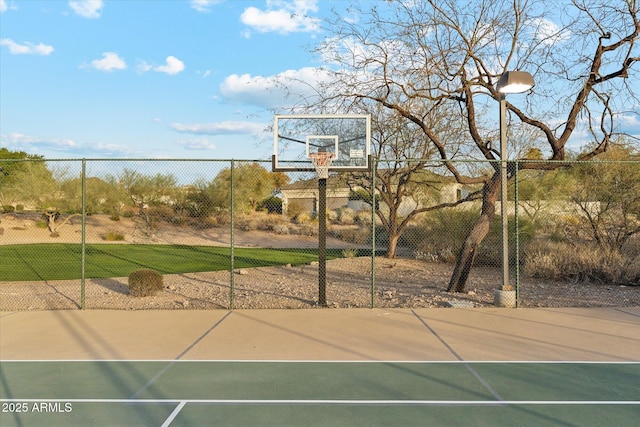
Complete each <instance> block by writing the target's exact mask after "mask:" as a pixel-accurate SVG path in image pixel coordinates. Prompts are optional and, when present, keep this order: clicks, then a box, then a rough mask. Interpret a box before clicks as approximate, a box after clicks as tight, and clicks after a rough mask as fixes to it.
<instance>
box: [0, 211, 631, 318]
mask: <svg viewBox="0 0 640 427" xmlns="http://www.w3.org/2000/svg"><path fill="white" fill-rule="evenodd" d="M1 221H2V222H1V223H0V227H1V228H2V233H0V245H7V244H27V243H40V242H69V243H79V242H80V241H81V235H82V234H81V233H82V229H81V224H80V221H79V220H76V221H73V220H72V222H71V223H70V224H66V225H65V226H63V227H62V228H61V229H60V236H59V237H56V238H52V237H50V236H49V232H48V230H47V229H46V228H45V229H43V228H39V227H38V226H37V224H36V221H37V217H33V216H32V217H29V216H23V215H11V214H9V215H6V214H5V215H4V216H3V217H2V218H1ZM107 232H114V233H120V234H122V235H123V236H124V239H125V240H124V241H122V242H119V243H122V244H127V243H158V244H188V245H228V244H229V241H230V234H231V233H230V231H229V229H228V227H227V228H209V229H205V230H194V229H193V228H191V227H175V226H170V225H167V224H163V225H162V226H160V227H159V228H158V229H156V230H154V231H153V233H147V232H146V231H145V230H144V229H143V228H141V227H140V226H139V224H138V223H137V222H136V221H134V220H132V219H127V218H122V219H121V220H120V221H111V220H109V218H108V217H106V216H102V215H94V216H90V217H88V218H87V221H86V235H85V236H86V237H85V239H86V242H87V243H105V240H104V236H105V234H106V233H107ZM265 242H268V243H267V244H265ZM109 243H118V242H109ZM234 243H235V245H236V246H241V247H282V248H285V247H287V248H314V247H317V244H318V243H317V237H313V236H300V235H276V234H273V233H269V232H264V231H242V230H235V231H234ZM327 247H331V248H351V247H353V245H351V244H348V243H345V242H342V241H339V240H337V239H333V238H329V239H328V241H327ZM0 263H1V260H0ZM373 266H374V267H375V268H374V273H375V274H374V277H373V282H374V288H373V289H372V287H371V283H372V273H371V271H372V260H371V258H370V257H355V258H342V259H336V260H330V261H328V262H327V279H326V283H327V290H326V295H327V305H328V306H329V307H336V308H338V307H339V308H346V307H371V305H372V302H373V304H374V305H375V306H376V307H416V308H418V307H447V306H474V307H487V306H493V302H494V290H495V289H497V287H498V285H499V284H500V283H501V273H500V269H498V268H489V267H475V268H474V269H473V270H472V274H471V276H470V277H469V280H468V282H467V292H465V293H449V292H446V288H447V285H448V281H449V277H450V276H451V271H452V269H453V266H452V265H448V264H437V263H429V262H425V261H422V260H415V259H410V258H398V259H394V260H389V259H386V258H379V257H377V258H376V259H375V261H374V263H373ZM2 268H10V266H5V265H2ZM231 283H233V287H231ZM0 297H1V298H0V310H3V311H13V310H43V309H74V308H78V307H80V306H81V305H82V302H84V305H85V307H86V308H93V309H124V310H140V309H217V308H238V309H240V308H313V307H317V306H318V304H317V301H318V266H317V264H316V265H304V266H282V267H261V268H250V269H240V270H236V271H234V272H229V271H219V272H205V273H189V274H178V275H165V276H164V290H163V291H162V292H159V293H158V294H156V295H155V296H150V297H142V298H141V297H138V298H135V297H131V296H129V294H128V287H127V278H126V277H117V278H109V279H87V280H86V282H85V286H84V293H83V290H82V286H81V283H80V281H79V280H72V281H46V282H5V283H2V284H0ZM520 304H521V306H522V307H594V306H613V307H626V306H639V305H640V287H625V286H604V285H594V284H586V283H560V282H549V281H543V280H540V279H535V278H531V277H521V280H520Z"/></svg>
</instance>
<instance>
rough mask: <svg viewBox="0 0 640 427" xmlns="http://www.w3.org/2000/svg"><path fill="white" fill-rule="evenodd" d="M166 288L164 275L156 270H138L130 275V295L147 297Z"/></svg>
mask: <svg viewBox="0 0 640 427" xmlns="http://www.w3.org/2000/svg"><path fill="white" fill-rule="evenodd" d="M163 288H164V283H163V279H162V275H161V274H160V273H158V272H157V271H155V270H136V271H134V272H132V273H131V274H129V295H131V296H134V297H147V296H152V295H155V294H156V292H158V291H161V290H162V289H163Z"/></svg>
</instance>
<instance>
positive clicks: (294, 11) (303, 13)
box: [240, 0, 320, 36]
mask: <svg viewBox="0 0 640 427" xmlns="http://www.w3.org/2000/svg"><path fill="white" fill-rule="evenodd" d="M317 3H318V2H317V0H294V1H293V2H291V1H283V0H267V8H266V10H261V9H258V8H257V7H253V6H251V7H248V8H246V9H245V10H244V12H242V15H240V21H241V22H242V23H243V24H245V25H247V26H248V27H251V28H253V29H255V30H256V31H258V32H261V33H267V32H278V33H281V34H289V33H295V32H315V31H318V30H319V29H320V19H319V18H314V17H311V16H308V15H309V13H311V12H317V11H318V4H317ZM248 35H249V33H245V36H248Z"/></svg>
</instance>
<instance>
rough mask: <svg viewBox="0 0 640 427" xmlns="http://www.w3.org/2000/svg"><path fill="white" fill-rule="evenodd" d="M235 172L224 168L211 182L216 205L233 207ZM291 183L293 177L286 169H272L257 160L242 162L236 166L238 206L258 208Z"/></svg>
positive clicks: (249, 209)
mask: <svg viewBox="0 0 640 427" xmlns="http://www.w3.org/2000/svg"><path fill="white" fill-rule="evenodd" d="M231 172H232V171H231V168H225V169H223V170H221V171H220V173H219V174H218V175H217V176H216V177H215V178H214V180H213V181H212V182H211V184H210V185H209V188H208V192H209V194H210V195H211V200H212V201H213V204H214V206H216V207H219V208H224V209H228V208H230V207H231ZM288 182H289V177H288V176H287V175H286V174H284V173H282V172H269V171H267V170H266V169H265V168H264V167H263V166H261V165H260V164H258V163H255V162H253V163H238V164H236V165H234V168H233V191H234V200H235V208H236V209H238V210H239V211H242V212H250V211H254V210H256V208H257V207H258V205H259V203H260V202H262V201H263V200H264V199H266V198H267V197H269V196H271V194H272V193H273V192H274V190H276V189H278V188H281V187H282V186H283V185H286V184H287V183H288Z"/></svg>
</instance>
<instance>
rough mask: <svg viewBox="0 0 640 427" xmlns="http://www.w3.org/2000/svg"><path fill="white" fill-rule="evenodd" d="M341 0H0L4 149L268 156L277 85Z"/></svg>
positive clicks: (307, 60) (306, 71) (299, 72)
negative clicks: (270, 126) (321, 19)
mask: <svg viewBox="0 0 640 427" xmlns="http://www.w3.org/2000/svg"><path fill="white" fill-rule="evenodd" d="M341 4H345V5H346V3H343V2H340V1H337V2H336V1H326V0H325V1H309V0H308V1H290V0H289V1H278V0H268V1H264V0H263V1H240V0H163V1H154V0H137V1H134V0H104V1H103V0H86V1H85V0H77V1H67V0H44V1H38V0H0V76H1V78H0V109H1V110H0V146H2V147H7V148H8V149H10V150H21V151H26V152H28V153H30V154H41V155H44V156H45V157H46V158H77V157H86V158H96V157H101V158H102V157H134V158H142V157H144V158H147V157H148V158H165V157H166V158H236V159H254V158H259V159H266V158H269V156H270V154H271V153H272V151H273V142H272V141H273V139H272V136H271V134H270V133H268V132H265V128H266V127H267V126H269V125H270V124H271V123H272V121H273V111H272V109H274V108H276V109H278V108H282V107H286V103H287V102H288V101H287V100H286V99H285V97H284V95H283V93H282V91H281V90H280V89H279V88H278V86H277V84H276V82H278V81H289V82H292V81H294V80H295V79H298V78H303V79H305V80H308V79H309V78H311V77H310V74H311V70H312V68H313V67H314V66H317V65H319V64H318V62H317V60H316V58H314V57H313V56H312V54H310V53H309V52H308V49H307V47H308V46H310V45H312V44H313V43H314V41H317V40H318V38H319V37H322V31H321V29H320V22H319V18H321V17H322V16H325V15H326V14H327V13H329V12H330V9H331V8H332V7H335V6H340V5H341Z"/></svg>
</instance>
